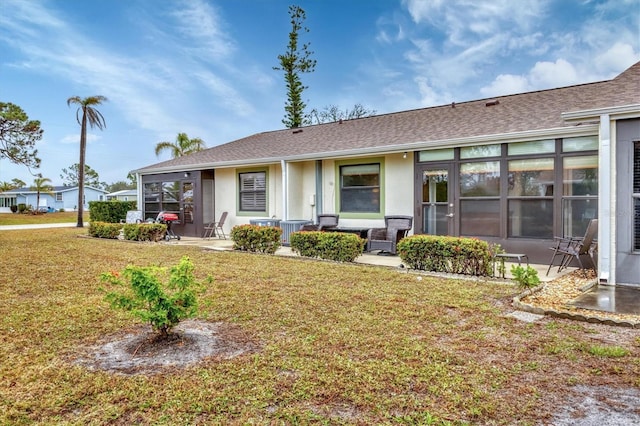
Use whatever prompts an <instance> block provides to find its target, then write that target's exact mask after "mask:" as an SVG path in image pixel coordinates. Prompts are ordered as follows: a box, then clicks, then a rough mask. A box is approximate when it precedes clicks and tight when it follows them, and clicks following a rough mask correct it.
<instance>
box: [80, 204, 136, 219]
mask: <svg viewBox="0 0 640 426" xmlns="http://www.w3.org/2000/svg"><path fill="white" fill-rule="evenodd" d="M129 210H136V202H135V201H90V202H89V221H90V222H93V221H94V220H95V221H96V222H109V223H120V221H121V220H124V219H125V218H126V217H127V212H128V211H129Z"/></svg>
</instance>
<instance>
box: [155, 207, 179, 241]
mask: <svg viewBox="0 0 640 426" xmlns="http://www.w3.org/2000/svg"><path fill="white" fill-rule="evenodd" d="M156 222H158V223H164V224H165V225H167V233H166V235H165V237H164V238H165V239H166V240H167V241H169V240H171V239H176V240H178V241H180V235H176V233H175V232H173V229H171V227H172V226H173V225H174V224H176V225H179V224H180V221H179V220H178V215H177V214H176V213H170V212H160V213H158V217H156Z"/></svg>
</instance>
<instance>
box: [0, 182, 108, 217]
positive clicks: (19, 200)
mask: <svg viewBox="0 0 640 426" xmlns="http://www.w3.org/2000/svg"><path fill="white" fill-rule="evenodd" d="M106 194H107V191H105V190H103V189H99V188H94V187H91V186H85V187H84V203H83V205H84V207H83V208H84V209H85V210H86V209H88V208H89V202H90V201H104V200H105V195H106ZM37 198H38V193H37V192H36V191H33V190H31V189H29V188H18V189H12V190H11V191H6V192H3V193H0V213H11V206H17V205H19V204H26V205H27V206H31V207H32V208H33V209H35V208H36V207H38V208H41V209H45V208H46V209H49V210H60V209H65V210H67V211H68V210H76V209H77V208H78V187H77V186H54V187H53V191H51V193H46V192H40V205H39V206H37V204H38V201H37Z"/></svg>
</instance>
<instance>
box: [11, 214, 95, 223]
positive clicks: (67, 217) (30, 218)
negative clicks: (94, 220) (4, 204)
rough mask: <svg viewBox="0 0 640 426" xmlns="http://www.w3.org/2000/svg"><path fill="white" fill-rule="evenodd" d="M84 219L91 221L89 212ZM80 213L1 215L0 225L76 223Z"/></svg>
mask: <svg viewBox="0 0 640 426" xmlns="http://www.w3.org/2000/svg"><path fill="white" fill-rule="evenodd" d="M82 217H83V219H84V221H85V222H88V221H89V212H86V211H85V212H84V214H83V216H82ZM77 221H78V212H55V213H43V214H17V213H1V214H0V225H31V224H34V223H75V222H77Z"/></svg>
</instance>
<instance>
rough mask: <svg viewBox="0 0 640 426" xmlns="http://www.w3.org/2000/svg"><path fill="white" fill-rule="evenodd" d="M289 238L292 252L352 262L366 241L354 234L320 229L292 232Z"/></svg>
mask: <svg viewBox="0 0 640 426" xmlns="http://www.w3.org/2000/svg"><path fill="white" fill-rule="evenodd" d="M289 240H290V242H291V249H292V250H293V252H294V253H298V254H299V255H300V256H305V257H314V258H316V257H317V258H320V259H325V260H334V261H336V262H353V261H354V260H355V259H356V257H358V256H360V255H361V254H362V251H363V250H364V245H365V243H366V242H367V240H365V239H362V238H360V237H359V236H357V235H355V234H348V233H340V232H321V231H301V232H292V233H291V234H290V235H289Z"/></svg>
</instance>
